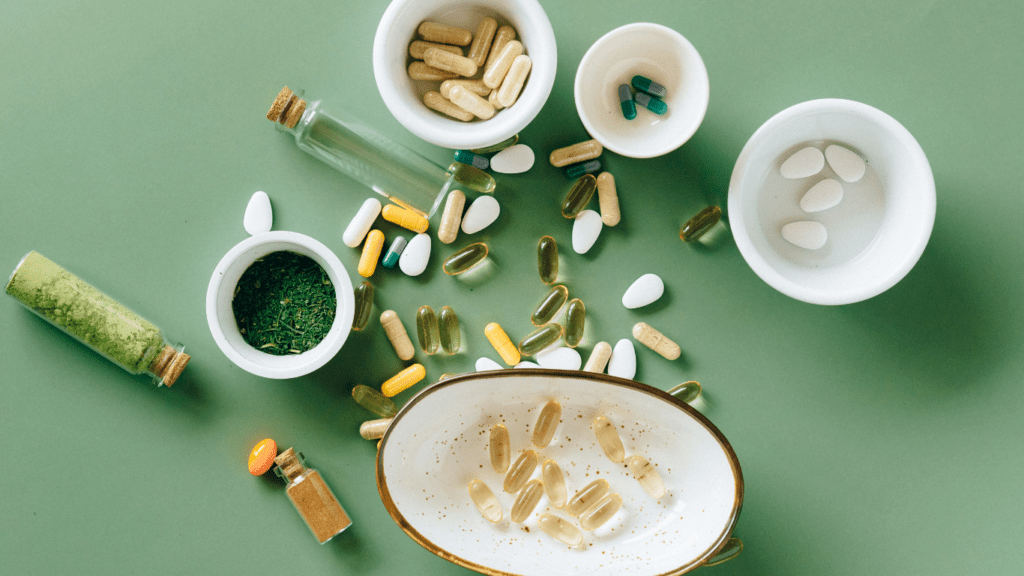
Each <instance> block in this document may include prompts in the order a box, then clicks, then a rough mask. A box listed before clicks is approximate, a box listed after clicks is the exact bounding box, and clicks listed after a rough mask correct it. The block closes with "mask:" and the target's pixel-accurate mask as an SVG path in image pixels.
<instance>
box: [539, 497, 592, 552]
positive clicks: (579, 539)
mask: <svg viewBox="0 0 1024 576" xmlns="http://www.w3.org/2000/svg"><path fill="white" fill-rule="evenodd" d="M545 486H546V485H545ZM537 527H538V528H540V529H541V530H542V531H544V533H545V534H547V535H548V536H551V537H552V538H554V539H555V540H558V541H559V542H561V543H562V544H565V545H566V546H570V547H576V546H579V545H580V544H583V532H580V529H579V528H577V527H576V526H574V525H573V524H572V522H569V521H568V520H566V519H564V518H559V517H558V516H554V515H552V514H542V515H541V517H540V518H538V519H537Z"/></svg>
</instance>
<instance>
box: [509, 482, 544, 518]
mask: <svg viewBox="0 0 1024 576" xmlns="http://www.w3.org/2000/svg"><path fill="white" fill-rule="evenodd" d="M543 495H544V484H543V483H541V481H540V480H530V481H529V482H527V483H526V486H523V489H522V491H520V492H519V495H518V496H516V501H515V502H513V503H512V512H511V513H510V514H509V517H510V518H511V519H512V521H513V522H523V521H525V520H526V519H527V518H529V517H530V514H532V513H533V509H534V508H536V507H537V503H538V502H540V497H541V496H543Z"/></svg>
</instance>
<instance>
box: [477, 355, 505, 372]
mask: <svg viewBox="0 0 1024 576" xmlns="http://www.w3.org/2000/svg"><path fill="white" fill-rule="evenodd" d="M488 370H504V368H502V366H501V364H498V363H497V362H495V361H494V360H491V359H490V358H487V357H486V356H481V357H480V358H477V359H476V371H477V372H486V371H488Z"/></svg>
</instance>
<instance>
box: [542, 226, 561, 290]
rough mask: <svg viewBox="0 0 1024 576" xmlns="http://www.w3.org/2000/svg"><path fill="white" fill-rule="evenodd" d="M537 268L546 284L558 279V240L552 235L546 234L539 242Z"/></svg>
mask: <svg viewBox="0 0 1024 576" xmlns="http://www.w3.org/2000/svg"><path fill="white" fill-rule="evenodd" d="M537 270H538V271H539V272H540V281H541V282H543V283H545V284H554V283H555V280H558V242H555V239H554V238H552V237H551V236H544V237H542V238H541V239H540V242H538V243H537Z"/></svg>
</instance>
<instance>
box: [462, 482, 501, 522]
mask: <svg viewBox="0 0 1024 576" xmlns="http://www.w3.org/2000/svg"><path fill="white" fill-rule="evenodd" d="M469 497H470V498H471V499H472V500H473V504H476V507H477V509H479V510H480V514H482V515H483V517H484V518H486V519H487V520H488V521H490V522H494V523H498V522H500V521H501V516H502V513H501V502H498V497H497V496H495V495H494V492H492V491H491V489H490V488H489V487H488V486H487V484H484V483H483V482H482V481H480V480H473V481H472V482H470V483H469Z"/></svg>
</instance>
